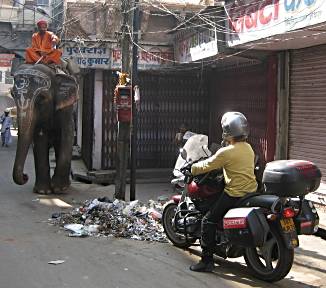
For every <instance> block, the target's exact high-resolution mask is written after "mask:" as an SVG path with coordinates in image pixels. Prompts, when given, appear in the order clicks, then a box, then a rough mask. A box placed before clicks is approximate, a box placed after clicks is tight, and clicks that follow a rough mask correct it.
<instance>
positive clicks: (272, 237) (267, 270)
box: [244, 226, 294, 282]
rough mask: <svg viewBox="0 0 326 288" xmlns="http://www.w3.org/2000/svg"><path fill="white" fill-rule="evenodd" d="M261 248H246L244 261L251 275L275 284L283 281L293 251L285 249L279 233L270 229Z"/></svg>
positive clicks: (287, 271) (290, 264) (289, 265)
mask: <svg viewBox="0 0 326 288" xmlns="http://www.w3.org/2000/svg"><path fill="white" fill-rule="evenodd" d="M270 228H271V229H270V232H269V235H268V236H267V241H266V243H265V244H264V246H263V247H260V248H258V247H256V248H246V249H245V255H244V259H245V261H246V264H247V266H248V268H249V270H250V271H251V273H252V274H253V275H254V276H255V277H256V278H258V279H260V280H263V281H267V282H276V281H279V280H281V279H283V278H284V277H285V276H286V275H287V274H288V273H289V271H290V270H291V267H292V265H293V258H294V249H293V248H287V247H286V245H285V243H284V240H283V238H282V235H281V233H280V231H279V230H278V229H277V228H275V227H274V226H271V227H270Z"/></svg>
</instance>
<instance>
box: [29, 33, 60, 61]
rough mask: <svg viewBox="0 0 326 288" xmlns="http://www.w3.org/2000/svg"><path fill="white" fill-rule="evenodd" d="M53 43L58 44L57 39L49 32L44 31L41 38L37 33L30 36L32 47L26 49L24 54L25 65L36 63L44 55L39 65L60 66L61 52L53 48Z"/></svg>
mask: <svg viewBox="0 0 326 288" xmlns="http://www.w3.org/2000/svg"><path fill="white" fill-rule="evenodd" d="M53 41H55V42H56V43H58V42H59V38H58V37H57V36H56V35H55V34H54V33H52V32H50V31H45V32H44V34H43V36H42V35H41V34H40V33H39V32H37V33H34V34H33V36H32V47H28V48H27V49H26V53H25V61H26V63H30V64H33V63H36V62H37V61H38V60H39V59H40V58H41V57H42V54H44V56H43V58H42V59H41V60H40V63H44V64H51V63H55V64H60V63H61V61H60V58H61V55H62V52H61V50H59V49H55V48H53Z"/></svg>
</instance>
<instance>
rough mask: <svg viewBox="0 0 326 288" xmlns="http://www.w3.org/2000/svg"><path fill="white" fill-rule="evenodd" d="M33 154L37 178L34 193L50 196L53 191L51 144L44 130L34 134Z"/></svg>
mask: <svg viewBox="0 0 326 288" xmlns="http://www.w3.org/2000/svg"><path fill="white" fill-rule="evenodd" d="M33 152H34V163H35V176H36V181H35V186H34V189H33V192H34V193H38V194H50V193H51V192H52V191H51V186H50V183H51V178H50V163H49V142H48V135H47V133H45V132H44V131H42V130H40V131H35V132H34V145H33Z"/></svg>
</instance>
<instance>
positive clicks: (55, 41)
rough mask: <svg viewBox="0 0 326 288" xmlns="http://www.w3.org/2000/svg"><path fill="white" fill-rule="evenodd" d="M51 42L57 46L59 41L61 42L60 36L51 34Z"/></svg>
mask: <svg viewBox="0 0 326 288" xmlns="http://www.w3.org/2000/svg"><path fill="white" fill-rule="evenodd" d="M51 43H52V46H56V45H57V44H58V43H59V38H58V37H57V36H55V35H52V36H51Z"/></svg>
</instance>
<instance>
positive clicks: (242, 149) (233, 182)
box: [191, 142, 257, 197]
mask: <svg viewBox="0 0 326 288" xmlns="http://www.w3.org/2000/svg"><path fill="white" fill-rule="evenodd" d="M254 161H255V153H254V151H253V150H252V148H251V146H250V144H248V143H247V142H237V143H235V144H233V145H229V146H227V147H223V148H221V149H219V150H218V151H217V152H216V153H215V154H214V155H213V156H211V157H210V158H208V159H206V160H203V161H200V162H198V163H195V164H193V165H192V167H191V174H192V175H194V176H195V175H199V174H203V173H206V172H209V171H212V170H215V169H220V168H223V174H224V181H225V192H226V193H227V194H228V195H229V196H231V197H243V196H245V195H246V194H247V193H252V192H256V190H257V182H256V177H255V174H254V166H255V164H254Z"/></svg>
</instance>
